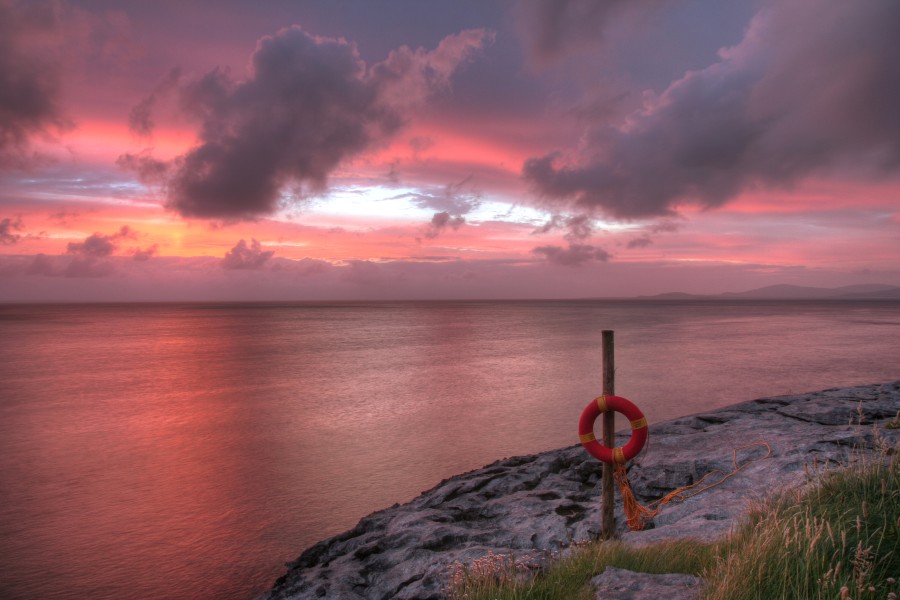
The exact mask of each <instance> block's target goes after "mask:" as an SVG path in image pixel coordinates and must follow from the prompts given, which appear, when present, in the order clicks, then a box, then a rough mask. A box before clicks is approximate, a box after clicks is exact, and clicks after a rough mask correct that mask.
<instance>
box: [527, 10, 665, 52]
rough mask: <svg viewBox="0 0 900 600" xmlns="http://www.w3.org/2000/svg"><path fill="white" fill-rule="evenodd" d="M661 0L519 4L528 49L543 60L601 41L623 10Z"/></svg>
mask: <svg viewBox="0 0 900 600" xmlns="http://www.w3.org/2000/svg"><path fill="white" fill-rule="evenodd" d="M663 2H664V0H601V1H597V0H535V1H531V2H523V3H521V4H520V5H519V10H520V19H521V21H522V24H523V26H524V29H525V37H526V39H527V41H528V42H529V46H530V50H531V53H532V55H533V56H534V58H536V59H537V60H538V61H541V62H546V61H549V60H552V59H555V58H558V57H559V56H561V55H563V54H565V53H566V52H567V51H569V50H572V49H576V48H578V47H580V46H584V45H588V44H593V45H595V44H598V43H602V41H603V39H604V36H605V33H606V30H607V28H608V27H609V26H610V25H611V22H612V21H614V20H615V19H617V18H619V17H621V16H622V15H623V14H626V13H634V12H636V11H640V12H644V11H647V10H650V9H652V8H655V7H656V6H657V5H660V4H662V3H663Z"/></svg>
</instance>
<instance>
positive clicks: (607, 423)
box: [600, 330, 616, 540]
mask: <svg viewBox="0 0 900 600" xmlns="http://www.w3.org/2000/svg"><path fill="white" fill-rule="evenodd" d="M613 334H614V332H612V331H609V330H604V331H603V395H604V396H614V395H615V394H616V359H615V352H614V343H613ZM603 445H604V446H606V447H607V448H614V447H615V445H616V413H614V412H613V411H611V410H608V411H606V412H605V413H603ZM613 470H614V465H611V464H608V463H603V494H602V501H603V507H602V512H601V515H602V519H601V524H600V537H601V538H602V539H604V540H609V539H612V538H614V537H616V512H615V511H616V496H615V487H616V486H615V480H614V479H613Z"/></svg>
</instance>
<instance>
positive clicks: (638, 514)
mask: <svg viewBox="0 0 900 600" xmlns="http://www.w3.org/2000/svg"><path fill="white" fill-rule="evenodd" d="M756 446H765V447H766V455H765V456H763V457H761V458H754V459H753V460H748V461H747V462H745V463H744V464H742V465H740V466H738V458H737V453H738V450H745V449H747V448H754V447H756ZM770 456H772V448H771V447H770V446H769V444H767V443H766V442H754V443H752V444H747V445H746V446H740V447H739V448H735V449H734V450H733V453H732V457H733V463H732V464H733V465H734V468H733V469H732V471H731V472H730V473H728V474H723V473H722V471H719V470H716V471H710V472H709V473H707V474H706V475H704V476H703V477H701V478H700V479H698V480H697V481H696V482H695V483H692V484H691V485H687V486H685V487H680V488H678V489H677V490H672V491H671V492H669V493H668V494H666V495H665V496H663V497H662V498H660V499H659V500H656V501H654V502H651V503H650V504H649V506H641V505H640V504H639V503H638V501H637V499H636V498H635V497H634V492H632V491H631V483H630V482H629V481H628V472H627V471H626V470H625V465H623V464H617V465H616V470H615V472H614V474H613V475H614V476H615V479H616V483H617V484H618V485H619V491H620V492H621V493H622V505H623V507H624V509H625V517H626V519H627V521H628V526H629V527H630V528H631V530H632V531H640V530H641V529H643V528H644V526H645V525H646V524H647V522H648V521H649V520H650V519H652V518H653V517H655V516H656V515H658V514H659V511H660V510H662V507H663V506H665V505H666V504H668V503H669V502H684V501H685V500H687V499H688V498H693V497H694V496H696V495H697V494H701V493H703V492H705V491H706V490H709V489H712V488H714V487H716V486H717V485H721V484H723V483H724V482H725V481H726V480H728V479H729V478H731V477H733V476H734V475H736V474H738V473H739V472H740V471H741V470H742V469H743V468H744V467H746V466H747V465H750V464H752V463H754V462H756V461H758V460H764V459H766V458H769V457H770ZM717 473H718V474H720V475H724V476H723V477H722V479H720V480H719V481H717V482H715V483H712V484H710V485H708V486H706V487H703V488H700V489H699V490H697V491H695V492H694V493H693V494H685V492H686V491H688V490H691V489H693V488H695V487H697V486H698V485H700V484H701V483H703V482H704V481H706V479H707V477H710V476H711V475H715V474H717ZM654 506H655V507H656V508H652V507H654Z"/></svg>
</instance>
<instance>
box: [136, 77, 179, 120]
mask: <svg viewBox="0 0 900 600" xmlns="http://www.w3.org/2000/svg"><path fill="white" fill-rule="evenodd" d="M180 80H181V69H177V68H176V69H172V70H171V71H169V74H168V75H166V77H165V78H164V79H163V80H162V81H161V82H159V84H157V86H156V89H155V90H153V92H151V93H150V95H148V96H147V97H146V98H144V99H143V100H141V101H140V102H138V103H137V104H136V105H135V106H134V107H133V108H132V109H131V112H130V113H128V127H129V128H130V129H131V130H132V131H133V132H135V133H136V134H138V135H143V136H149V135H150V134H151V133H153V128H154V127H155V126H156V123H155V122H154V121H153V110H154V108H155V107H156V104H157V102H158V101H159V99H160V97H163V96H167V95H168V94H169V93H170V92H172V90H174V89H175V88H176V87H177V86H178V82H179V81H180Z"/></svg>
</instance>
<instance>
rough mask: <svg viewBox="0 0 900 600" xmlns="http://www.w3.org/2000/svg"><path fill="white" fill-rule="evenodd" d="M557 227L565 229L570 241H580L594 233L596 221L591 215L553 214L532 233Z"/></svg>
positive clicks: (539, 232)
mask: <svg viewBox="0 0 900 600" xmlns="http://www.w3.org/2000/svg"><path fill="white" fill-rule="evenodd" d="M557 229H565V230H566V234H565V236H564V237H565V239H566V241H568V242H572V243H575V242H579V241H583V240H586V239H588V238H589V237H591V236H592V235H593V234H594V221H593V219H592V218H591V217H590V216H589V215H573V216H570V217H564V216H563V215H553V216H551V217H550V219H549V220H548V221H547V222H546V223H544V224H543V225H541V226H540V227H538V228H537V229H535V230H534V231H532V232H531V233H532V235H538V234H542V233H550V232H551V231H555V230H557Z"/></svg>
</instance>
